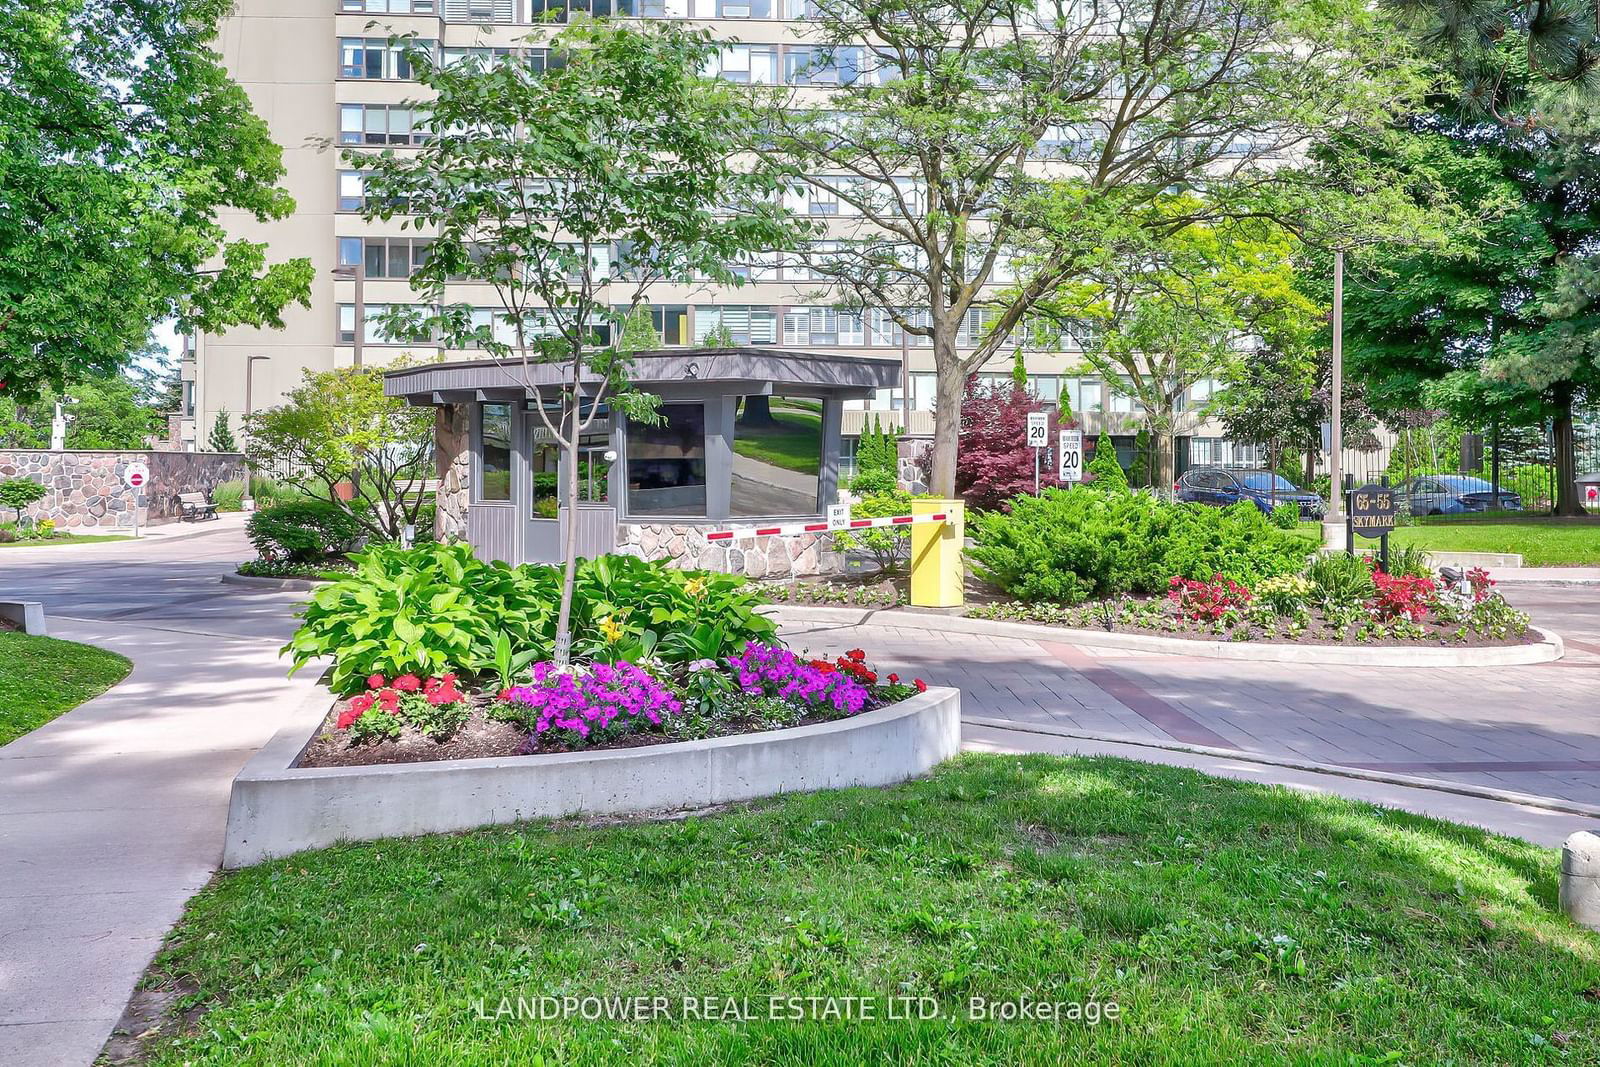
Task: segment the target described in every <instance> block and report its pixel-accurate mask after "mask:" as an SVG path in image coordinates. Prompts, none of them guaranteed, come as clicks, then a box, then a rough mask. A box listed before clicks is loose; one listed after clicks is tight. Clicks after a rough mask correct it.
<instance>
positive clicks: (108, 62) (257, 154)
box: [0, 0, 311, 402]
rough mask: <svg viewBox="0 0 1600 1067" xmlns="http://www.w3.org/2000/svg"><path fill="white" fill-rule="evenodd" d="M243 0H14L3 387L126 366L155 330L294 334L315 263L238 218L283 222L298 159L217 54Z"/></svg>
mask: <svg viewBox="0 0 1600 1067" xmlns="http://www.w3.org/2000/svg"><path fill="white" fill-rule="evenodd" d="M230 7H231V4H230V3H229V0H0V382H3V383H4V385H3V388H4V392H5V394H6V395H8V396H11V397H13V398H14V399H18V400H21V401H24V402H25V401H27V400H29V399H31V398H32V397H34V396H36V395H37V394H38V393H39V392H40V391H47V390H49V389H57V390H59V389H60V388H62V387H63V386H64V385H65V384H66V383H67V382H69V381H72V380H75V379H80V378H84V377H90V376H94V375H100V376H104V375H107V374H110V373H112V372H114V371H115V370H117V369H118V368H119V367H121V366H123V365H124V364H125V363H126V362H127V360H128V359H129V357H130V354H131V353H133V352H134V351H136V350H137V349H138V348H139V347H140V345H141V344H142V343H143V342H144V341H145V339H146V337H147V336H148V335H149V332H150V328H151V326H152V325H153V324H154V323H156V322H157V321H160V320H162V319H166V318H176V319H177V320H178V323H179V326H180V328H183V329H188V328H191V327H198V328H200V329H205V330H217V329H221V328H224V327H226V326H229V325H235V324H248V325H252V326H262V325H270V326H280V325H282V322H281V319H280V317H279V316H280V312H281V311H282V309H283V308H284V307H285V306H286V305H288V304H289V303H291V302H293V301H297V300H298V301H301V302H305V301H306V300H307V294H308V293H309V287H310V278H311V266H310V264H309V262H308V261H305V260H294V261H290V262H287V263H280V264H275V265H271V266H268V265H267V257H266V248H265V246H263V245H262V244H260V243H256V242H251V241H246V240H240V239H232V240H230V239H228V237H227V235H226V233H225V231H224V229H223V227H222V225H221V224H220V223H219V222H218V213H219V212H221V211H225V210H227V211H238V212H243V213H245V214H248V215H252V216H254V217H255V218H257V219H260V220H263V221H265V220H270V219H280V218H284V217H285V216H287V215H288V214H289V212H290V211H291V210H293V207H294V205H293V202H292V201H291V200H290V199H289V197H288V196H287V195H286V194H285V193H284V192H283V190H282V189H281V188H279V186H278V184H277V183H278V179H279V178H280V177H281V175H282V174H283V167H282V163H281V159H280V156H281V153H280V151H279V149H278V147H277V145H275V144H273V142H272V140H271V138H270V137H269V135H268V132H267V127H266V124H265V123H263V122H262V121H261V120H260V119H259V118H258V117H257V116H256V115H255V114H254V113H252V111H251V109H250V104H249V101H248V99H247V98H246V97H245V94H244V92H243V91H242V90H241V89H240V88H239V87H238V86H237V85H235V84H233V82H231V81H230V80H229V79H228V76H227V74H226V73H225V71H224V70H223V67H222V65H221V62H220V60H219V57H218V56H217V55H216V53H215V52H213V51H212V50H211V48H210V47H209V45H208V42H209V40H210V38H211V37H212V36H213V35H214V33H215V32H216V26H217V21H218V19H219V18H220V17H221V16H222V15H224V14H225V13H227V11H228V10H229V9H230Z"/></svg>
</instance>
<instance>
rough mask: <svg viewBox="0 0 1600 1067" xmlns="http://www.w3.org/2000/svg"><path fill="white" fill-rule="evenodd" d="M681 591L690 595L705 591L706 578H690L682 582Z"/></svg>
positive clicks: (697, 594)
mask: <svg viewBox="0 0 1600 1067" xmlns="http://www.w3.org/2000/svg"><path fill="white" fill-rule="evenodd" d="M683 591H684V592H685V593H688V594H689V595H690V596H699V595H700V594H701V593H704V592H705V591H706V580H705V579H704V578H691V579H689V580H688V581H687V582H685V583H684V586H683Z"/></svg>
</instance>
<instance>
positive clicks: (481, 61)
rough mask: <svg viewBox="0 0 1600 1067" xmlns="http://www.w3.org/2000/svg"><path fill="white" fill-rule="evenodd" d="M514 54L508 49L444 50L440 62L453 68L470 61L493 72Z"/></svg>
mask: <svg viewBox="0 0 1600 1067" xmlns="http://www.w3.org/2000/svg"><path fill="white" fill-rule="evenodd" d="M515 54H516V52H515V51H514V50H513V49H510V48H446V49H445V50H444V52H443V53H441V60H440V61H441V62H442V63H443V64H444V65H445V66H447V67H453V66H455V65H456V64H457V63H464V62H466V61H468V60H472V61H474V62H476V63H477V64H478V65H479V66H480V67H482V68H483V69H484V70H493V69H494V68H495V67H498V66H500V65H501V64H502V63H506V62H509V61H510V60H511V57H512V56H514V55H515Z"/></svg>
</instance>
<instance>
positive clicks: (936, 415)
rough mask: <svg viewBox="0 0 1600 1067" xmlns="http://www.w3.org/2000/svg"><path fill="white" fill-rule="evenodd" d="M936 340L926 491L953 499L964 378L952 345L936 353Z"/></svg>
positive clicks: (964, 385)
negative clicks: (930, 455) (930, 457)
mask: <svg viewBox="0 0 1600 1067" xmlns="http://www.w3.org/2000/svg"><path fill="white" fill-rule="evenodd" d="M938 341H939V339H938V338H935V339H934V342H935V346H936V347H935V350H934V351H935V363H934V370H935V374H934V399H933V471H932V474H931V476H930V478H929V482H928V492H930V493H932V494H933V495H934V496H942V497H951V498H953V497H954V496H955V495H956V455H957V453H958V451H959V448H960V439H961V397H962V395H963V394H964V393H965V392H966V388H967V378H966V375H964V374H962V373H961V366H960V364H959V363H957V361H956V354H955V350H954V347H953V346H951V349H950V351H949V352H948V354H946V353H943V352H940V351H939V347H941V346H939V345H938Z"/></svg>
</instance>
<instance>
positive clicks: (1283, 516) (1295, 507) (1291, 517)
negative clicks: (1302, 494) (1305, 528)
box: [1269, 500, 1300, 530]
mask: <svg viewBox="0 0 1600 1067" xmlns="http://www.w3.org/2000/svg"><path fill="white" fill-rule="evenodd" d="M1269 518H1271V520H1272V525H1274V526H1276V527H1277V528H1278V529H1280V530H1295V529H1299V527H1300V505H1299V504H1294V503H1290V502H1289V501H1287V500H1286V501H1284V502H1283V503H1282V504H1279V505H1278V506H1277V507H1275V508H1273V509H1272V514H1271V515H1270V516H1269Z"/></svg>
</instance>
